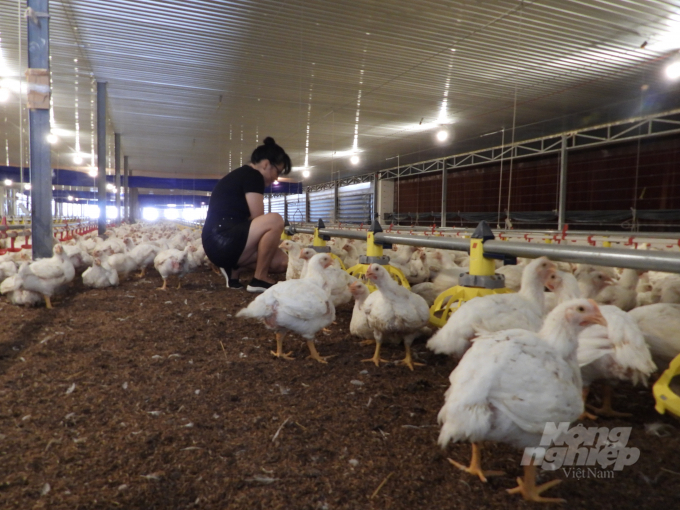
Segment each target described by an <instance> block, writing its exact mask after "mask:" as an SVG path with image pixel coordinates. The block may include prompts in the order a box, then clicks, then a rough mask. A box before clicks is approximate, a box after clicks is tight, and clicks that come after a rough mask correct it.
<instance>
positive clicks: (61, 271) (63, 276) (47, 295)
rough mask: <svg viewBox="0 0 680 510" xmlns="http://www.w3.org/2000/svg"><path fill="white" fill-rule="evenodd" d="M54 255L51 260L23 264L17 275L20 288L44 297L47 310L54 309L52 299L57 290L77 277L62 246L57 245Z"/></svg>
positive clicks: (53, 251)
mask: <svg viewBox="0 0 680 510" xmlns="http://www.w3.org/2000/svg"><path fill="white" fill-rule="evenodd" d="M52 253H53V255H52V257H51V258H49V259H40V260H36V261H35V262H32V263H30V264H22V266H21V267H20V268H19V272H18V273H17V274H16V278H17V280H16V281H17V285H18V288H19V289H22V290H30V291H32V292H37V293H38V294H40V295H42V296H43V298H44V299H45V306H46V307H47V308H52V301H51V298H52V296H53V295H54V293H55V292H56V291H57V289H59V288H60V287H62V286H65V285H67V284H68V283H70V282H72V281H73V278H74V277H75V275H76V270H75V268H74V267H73V263H72V262H71V259H70V258H69V256H68V255H67V254H66V252H65V251H64V247H63V246H62V245H60V244H57V245H55V246H54V248H53V250H52Z"/></svg>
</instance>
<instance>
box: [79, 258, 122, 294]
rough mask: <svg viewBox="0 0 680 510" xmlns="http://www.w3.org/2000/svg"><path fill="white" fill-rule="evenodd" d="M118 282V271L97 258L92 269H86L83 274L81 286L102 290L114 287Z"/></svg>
mask: <svg viewBox="0 0 680 510" xmlns="http://www.w3.org/2000/svg"><path fill="white" fill-rule="evenodd" d="M118 282H119V279H118V271H116V270H115V269H113V268H112V267H111V266H109V265H108V264H107V263H106V262H102V261H101V259H99V258H95V259H94V264H92V267H88V268H87V269H86V270H85V271H84V272H83V284H84V285H85V286H86V287H92V288H94V289H103V288H104V287H115V286H116V285H118Z"/></svg>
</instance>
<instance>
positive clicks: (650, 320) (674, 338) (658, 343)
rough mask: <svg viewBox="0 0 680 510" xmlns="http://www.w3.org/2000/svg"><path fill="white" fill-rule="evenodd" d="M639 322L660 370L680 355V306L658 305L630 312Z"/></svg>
mask: <svg viewBox="0 0 680 510" xmlns="http://www.w3.org/2000/svg"><path fill="white" fill-rule="evenodd" d="M628 313H629V315H630V316H631V317H633V318H634V319H635V320H636V321H637V325H638V327H639V328H640V330H641V331H642V334H643V335H644V337H645V341H646V342H647V345H649V349H650V351H651V352H652V358H653V359H654V362H655V363H656V364H657V366H658V368H659V370H665V369H666V368H668V364H669V363H670V362H671V361H672V360H673V358H675V357H676V356H678V355H679V354H680V335H679V334H678V332H679V331H680V305H678V304H672V303H656V304H653V305H647V306H640V307H638V308H635V309H634V310H631V311H630V312H628Z"/></svg>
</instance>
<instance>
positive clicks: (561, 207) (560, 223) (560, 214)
mask: <svg viewBox="0 0 680 510" xmlns="http://www.w3.org/2000/svg"><path fill="white" fill-rule="evenodd" d="M566 210H567V135H562V148H561V150H560V189H559V199H558V203H557V229H558V230H562V229H563V228H564V218H565V216H566Z"/></svg>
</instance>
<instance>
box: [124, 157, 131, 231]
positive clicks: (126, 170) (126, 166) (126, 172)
mask: <svg viewBox="0 0 680 510" xmlns="http://www.w3.org/2000/svg"><path fill="white" fill-rule="evenodd" d="M128 157H129V156H123V172H124V177H125V179H124V184H123V187H124V198H125V200H124V202H123V203H124V205H123V209H124V210H125V220H126V221H128V222H130V223H131V221H130V164H129V160H128Z"/></svg>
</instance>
